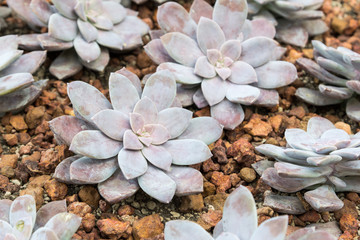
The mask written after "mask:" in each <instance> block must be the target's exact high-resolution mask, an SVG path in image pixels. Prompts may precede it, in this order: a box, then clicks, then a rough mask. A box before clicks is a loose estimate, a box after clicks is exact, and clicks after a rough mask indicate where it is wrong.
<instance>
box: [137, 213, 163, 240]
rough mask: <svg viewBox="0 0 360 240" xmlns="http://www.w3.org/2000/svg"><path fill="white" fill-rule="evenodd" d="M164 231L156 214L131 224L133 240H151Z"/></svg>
mask: <svg viewBox="0 0 360 240" xmlns="http://www.w3.org/2000/svg"><path fill="white" fill-rule="evenodd" d="M163 231H164V224H163V223H162V222H161V219H160V216H159V215H158V214H153V215H150V216H146V217H143V218H141V219H140V220H138V221H135V222H134V224H133V236H134V238H135V240H140V239H144V238H151V237H154V236H156V235H159V234H161V233H162V232H163Z"/></svg>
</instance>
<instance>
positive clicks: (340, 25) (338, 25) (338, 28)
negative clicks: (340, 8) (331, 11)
mask: <svg viewBox="0 0 360 240" xmlns="http://www.w3.org/2000/svg"><path fill="white" fill-rule="evenodd" d="M347 26H348V22H347V21H346V20H344V19H340V18H338V17H334V18H333V20H332V21H331V28H332V29H333V30H334V31H335V32H337V33H339V34H342V33H343V32H344V30H345V29H346V28H347Z"/></svg>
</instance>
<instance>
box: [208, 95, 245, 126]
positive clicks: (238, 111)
mask: <svg viewBox="0 0 360 240" xmlns="http://www.w3.org/2000/svg"><path fill="white" fill-rule="evenodd" d="M210 111H211V116H212V117H213V118H215V119H216V120H218V122H219V123H220V124H221V125H223V126H224V128H225V129H230V130H231V129H234V128H235V127H237V126H238V125H240V123H242V121H243V120H244V118H245V114H244V111H243V109H242V107H241V105H240V104H238V103H232V102H230V101H228V100H226V99H224V100H223V101H221V102H220V103H218V104H216V105H214V106H211V108H210Z"/></svg>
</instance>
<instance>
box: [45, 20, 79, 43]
mask: <svg viewBox="0 0 360 240" xmlns="http://www.w3.org/2000/svg"><path fill="white" fill-rule="evenodd" d="M76 35H77V24H76V22H75V21H73V20H70V19H68V18H66V17H63V16H61V15H60V14H58V13H54V14H52V15H51V16H50V18H49V36H50V37H53V38H56V39H59V40H62V41H65V42H70V41H72V40H74V39H75V37H76Z"/></svg>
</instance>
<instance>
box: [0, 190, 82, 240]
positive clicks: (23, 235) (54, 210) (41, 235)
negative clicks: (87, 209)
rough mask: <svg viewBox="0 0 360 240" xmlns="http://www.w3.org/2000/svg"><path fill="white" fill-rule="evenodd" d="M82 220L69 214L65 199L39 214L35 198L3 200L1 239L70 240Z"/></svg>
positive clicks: (49, 205) (0, 219) (1, 206)
mask: <svg viewBox="0 0 360 240" xmlns="http://www.w3.org/2000/svg"><path fill="white" fill-rule="evenodd" d="M80 224H81V218H80V217H78V216H76V215H75V214H72V213H67V207H66V200H61V201H54V202H50V203H48V204H46V205H44V206H42V207H41V208H40V209H39V211H37V212H36V205H35V200H34V197H33V196H31V195H23V196H20V197H17V198H16V199H15V200H14V201H11V200H7V199H3V200H0V239H4V240H29V239H30V240H70V239H71V238H72V236H73V235H74V233H75V232H76V231H77V229H78V228H79V226H80Z"/></svg>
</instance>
